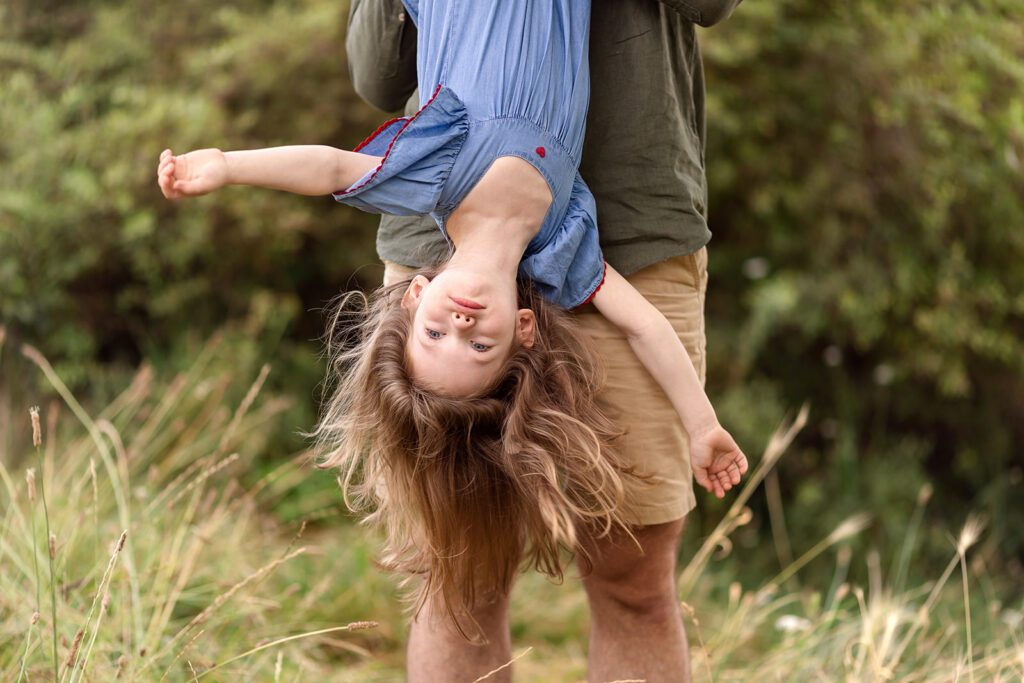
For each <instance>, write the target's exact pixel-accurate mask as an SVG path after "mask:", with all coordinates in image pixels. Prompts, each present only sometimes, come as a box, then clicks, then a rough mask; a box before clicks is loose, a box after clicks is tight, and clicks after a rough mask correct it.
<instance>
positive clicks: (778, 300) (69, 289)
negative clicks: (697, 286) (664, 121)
mask: <svg viewBox="0 0 1024 683" xmlns="http://www.w3.org/2000/svg"><path fill="white" fill-rule="evenodd" d="M345 14H346V6H345V3H343V2H334V1H328V0H310V1H309V2H302V3H299V2H295V1H294V0H235V1H233V2H229V3H221V4H217V5H216V6H213V5H210V4H209V3H201V2H199V1H198V0H179V1H178V2H175V3H154V2H125V1H124V0H87V1H83V2H76V3H62V2H56V1H55V0H43V1H38V0H35V1H33V2H29V1H28V0H10V1H9V2H6V3H4V5H3V6H2V7H0V32H2V33H0V130H2V131H3V132H4V135H3V136H0V162H2V164H3V167H4V169H5V171H6V172H5V174H4V182H3V183H2V184H0V321H2V324H3V325H4V326H5V327H6V330H7V335H8V337H9V339H8V343H9V346H10V347H11V348H16V343H15V342H17V341H20V340H26V341H29V342H31V343H33V344H35V345H37V346H39V347H40V348H43V349H45V351H46V353H47V354H48V356H50V357H51V358H54V359H55V362H56V366H57V368H58V370H59V372H60V373H61V376H62V377H63V378H64V379H65V380H66V381H68V382H69V384H71V385H72V386H73V387H77V388H82V387H85V386H89V387H90V388H91V389H92V390H93V391H94V392H96V391H97V388H98V387H101V386H103V385H102V384H101V383H100V379H101V378H102V377H104V376H105V373H107V372H109V368H111V367H119V366H120V367H124V366H128V367H131V366H134V365H135V364H137V363H138V362H139V361H140V360H141V359H143V358H145V359H148V360H150V361H152V362H154V363H156V364H157V365H160V366H172V367H183V366H187V365H188V358H189V356H191V355H192V354H193V353H194V349H195V348H196V347H197V344H198V342H201V340H203V339H205V338H207V337H209V336H210V335H211V334H212V333H213V331H214V330H217V329H219V328H221V327H222V326H223V325H224V324H225V322H230V323H232V324H233V325H234V329H235V330H238V329H242V330H249V332H250V334H249V335H248V337H249V339H248V341H246V340H245V339H244V337H245V335H242V336H241V337H239V338H238V339H237V340H236V343H238V344H239V346H238V351H239V356H240V359H239V362H240V363H251V362H252V359H253V358H266V357H273V358H274V360H275V364H276V366H277V367H281V365H282V364H283V365H284V367H285V368H286V371H285V372H283V373H275V374H274V375H273V376H272V377H273V379H272V380H271V381H272V382H273V381H277V382H279V383H280V385H279V386H278V387H276V388H277V389H281V390H286V391H288V392H289V393H290V394H291V395H294V396H298V397H310V400H306V401H305V402H304V403H303V404H302V405H303V406H304V411H305V412H301V413H296V415H295V416H294V419H292V420H289V421H288V422H289V424H290V425H300V426H308V425H309V424H310V423H311V412H312V409H313V401H312V400H311V397H312V395H313V394H314V386H315V384H316V382H317V381H318V379H319V377H320V373H321V369H320V368H319V367H318V366H317V363H316V362H315V358H314V356H315V352H316V346H315V344H313V343H311V342H310V339H311V338H314V337H316V336H318V334H319V333H320V328H321V325H322V317H321V315H320V313H319V311H318V309H319V307H321V306H322V305H323V304H324V302H325V301H326V300H328V299H329V298H331V297H332V296H333V295H334V294H335V293H336V292H337V291H339V290H341V289H345V288H348V287H349V286H350V285H352V284H362V285H372V284H374V283H375V281H376V280H377V277H378V274H379V271H376V270H374V271H369V270H365V271H360V268H361V266H362V265H363V264H367V263H371V262H373V261H374V260H375V258H374V255H373V227H374V224H375V221H374V219H373V217H370V216H366V215H363V214H358V213H357V212H354V211H351V210H348V209H342V208H339V207H336V206H334V205H333V203H332V202H331V201H330V200H328V199H324V200H313V199H309V198H300V197H291V196H288V195H285V194H283V193H273V192H254V191H249V190H240V189H234V190H226V191H223V192H220V193H218V194H217V195H216V196H215V197H211V198H204V199H201V200H196V201H191V202H186V203H182V204H172V203H168V202H165V201H164V200H163V199H162V198H161V196H160V194H159V192H158V190H157V188H156V184H155V180H154V170H155V166H156V159H157V155H158V154H159V152H160V150H161V149H163V148H164V147H167V146H172V147H174V148H175V149H185V148H195V147H200V146H214V145H215V146H221V147H225V148H227V147H231V148H244V147H251V146H267V145H272V144H283V143H302V142H305V143H316V142H320V143H326V144H334V145H338V146H348V147H350V146H352V145H353V144H354V143H355V142H357V141H358V140H359V139H361V138H362V137H363V135H364V134H366V133H368V132H369V131H371V130H372V129H373V127H374V126H375V124H376V123H377V122H379V120H380V119H381V118H382V116H381V115H380V114H379V113H378V112H373V111H371V110H370V109H369V107H368V106H367V105H365V104H364V103H362V102H360V101H359V99H358V97H357V96H356V95H355V94H354V93H353V91H352V89H351V85H350V83H349V81H348V78H347V75H346V64H345V57H344V50H343V47H342V38H343V29H344V17H345ZM1021 16H1024V0H983V1H978V2H954V1H953V0H935V1H933V2H923V1H922V0H911V1H908V2H900V3H891V2H883V1H882V0H865V1H864V2H857V3H849V2H839V1H837V0H823V1H815V2H811V1H810V0H776V1H775V2H771V3H765V2H754V1H753V0H751V2H747V3H744V4H743V5H741V6H740V7H739V9H738V10H737V11H736V13H735V15H734V16H733V18H732V19H731V20H730V21H728V22H726V23H725V24H723V25H722V26H721V27H719V28H716V29H714V30H713V31H710V32H705V33H703V34H702V36H701V38H702V40H703V45H704V49H705V60H706V64H707V69H708V98H709V99H708V106H709V110H708V127H709V130H708V134H709V149H708V153H707V161H708V175H709V187H710V190H711V195H712V196H711V201H710V206H711V212H712V215H711V225H712V229H713V231H714V233H715V239H714V241H713V242H712V244H711V248H710V256H711V271H712V273H711V276H712V278H711V288H710V291H709V296H708V312H707V313H708V325H709V335H710V343H709V349H710V361H711V367H710V380H709V388H710V391H711V393H712V397H713V399H714V400H715V402H716V404H717V405H718V406H719V410H720V413H721V414H722V417H723V421H724V422H726V424H728V425H729V426H730V428H732V429H734V430H735V431H736V432H737V433H738V434H739V435H740V436H741V438H742V441H743V443H744V445H745V446H747V447H748V448H751V449H753V448H755V447H756V445H757V444H759V443H762V442H763V440H764V439H765V438H766V437H767V434H768V432H769V431H770V429H771V428H772V427H773V426H774V425H775V424H777V422H778V420H779V418H780V417H781V415H782V414H783V413H784V412H785V411H786V410H787V409H789V408H791V407H794V406H796V405H799V404H800V403H802V402H804V401H805V400H806V401H809V402H810V403H811V405H812V416H813V419H814V420H815V423H814V425H813V429H811V430H809V433H808V434H807V435H805V436H804V437H803V438H802V440H801V442H800V443H799V445H798V449H797V452H796V453H794V454H793V456H792V457H790V458H789V459H787V460H786V461H785V462H784V463H783V466H782V469H781V473H780V474H781V476H780V487H781V491H782V500H783V501H784V503H785V505H786V508H787V518H788V519H789V520H790V525H791V528H790V529H789V532H790V533H791V534H792V536H793V537H794V538H796V539H801V538H816V537H819V536H820V535H821V534H822V533H823V532H824V531H826V530H827V529H829V528H831V527H832V526H834V525H835V524H836V523H837V522H838V521H839V520H840V519H842V518H844V517H845V516H846V515H848V514H850V513H851V512H853V511H855V510H857V509H861V508H864V507H868V508H872V509H874V510H876V511H877V512H879V513H880V514H879V515H878V517H879V518H880V519H882V520H883V524H882V527H883V528H882V529H880V530H879V533H898V532H899V530H900V529H902V528H904V527H905V526H906V523H907V520H908V517H909V515H911V514H912V510H913V507H914V504H913V501H914V498H915V496H916V494H917V492H918V490H919V489H920V487H921V486H922V485H923V484H924V483H925V482H927V481H933V483H934V485H935V487H936V496H937V499H939V500H941V501H942V506H941V507H940V508H939V509H940V510H942V514H945V515H948V516H949V517H950V518H951V519H953V520H959V519H961V518H962V512H963V508H966V507H968V506H980V507H983V508H985V509H987V510H988V511H989V513H990V516H991V518H992V531H993V537H994V538H998V539H1000V542H1001V543H1002V544H1003V545H1002V548H1003V553H1002V555H1001V556H1002V557H1003V558H1004V559H1006V561H1008V562H1009V564H1008V565H1007V566H1008V567H1010V568H1011V569H1012V568H1014V567H1016V570H1017V571H1020V565H1019V563H1018V564H1016V565H1014V564H1013V560H1012V558H1013V557H1014V556H1015V555H1020V554H1021V553H1022V552H1024V529H1021V528H1020V527H1019V525H1018V526H1016V527H1014V526H1012V520H1014V519H1018V520H1019V519H1020V518H1021V515H1022V514H1024V508H1022V507H1021V506H1022V505H1024V503H1022V501H1024V496H1021V495H1020V488H1021V479H1022V478H1024V473H1022V471H1021V460H1020V455H1019V452H1017V450H1016V448H1017V445H1018V444H1020V443H1024V401H1022V400H1021V396H1024V268H1022V267H1021V265H1020V264H1021V262H1022V260H1024V230H1022V227H1024V199H1022V197H1024V181H1022V165H1024V100H1022V99H1021V96H1020V93H1021V92H1024V66H1022V65H1024V22H1021V21H1020V17H1021ZM26 376H30V375H26ZM276 378H280V379H276ZM282 431H284V432H286V433H287V434H288V438H289V439H292V445H294V438H293V435H294V432H295V431H296V429H295V428H294V427H289V428H285V429H283V430H282ZM707 509H709V510H711V511H712V513H713V512H714V511H715V510H716V509H717V508H716V507H715V504H714V503H709V504H708V505H707ZM758 518H763V516H758ZM693 526H694V527H696V526H697V525H693ZM934 541H935V543H934V545H936V546H942V545H943V544H945V540H944V538H943V537H942V535H941V533H937V534H936V538H935V539H934ZM752 542H753V541H752ZM796 545H798V546H799V545H800V543H799V541H797V543H796ZM764 555H765V556H766V557H767V556H768V555H769V553H764ZM765 561H769V560H765Z"/></svg>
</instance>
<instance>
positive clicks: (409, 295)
mask: <svg viewBox="0 0 1024 683" xmlns="http://www.w3.org/2000/svg"><path fill="white" fill-rule="evenodd" d="M429 284H430V280H428V279H427V278H425V277H424V276H422V275H417V276H415V277H414V278H413V279H412V281H411V282H409V287H408V288H407V289H406V290H405V294H403V295H402V308H404V309H405V310H407V311H409V313H415V312H416V309H417V308H418V307H419V305H420V300H421V299H422V298H423V290H424V289H426V288H427V285H429Z"/></svg>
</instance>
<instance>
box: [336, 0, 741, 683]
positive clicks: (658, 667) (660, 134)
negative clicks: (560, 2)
mask: <svg viewBox="0 0 1024 683" xmlns="http://www.w3.org/2000/svg"><path fill="white" fill-rule="evenodd" d="M740 1H741V0H665V1H664V2H656V1H655V0H593V9H592V15H591V37H590V66H591V84H592V86H591V88H592V90H591V101H590V111H589V114H588V117H587V137H586V142H585V144H584V150H583V163H582V165H581V168H580V173H581V174H582V176H583V178H584V179H585V180H586V181H587V183H588V184H589V186H590V188H591V190H592V191H593V193H594V196H595V197H596V199H597V209H598V226H599V231H600V235H601V247H602V250H603V252H604V255H605V258H606V259H607V260H608V262H609V263H610V264H611V265H612V266H614V267H615V268H616V269H618V270H619V271H620V272H621V273H623V274H624V275H627V276H628V279H629V280H630V282H632V283H633V285H634V286H635V287H636V288H637V289H638V290H640V292H641V293H643V294H644V295H645V296H646V297H647V298H648V300H650V301H651V303H653V304H654V305H655V306H656V307H657V308H658V309H659V310H661V311H662V312H663V313H664V314H665V316H666V317H667V318H668V319H669V320H670V321H671V322H672V324H673V326H674V327H675V328H676V330H677V332H678V334H679V336H680V338H681V339H682V341H683V343H684V345H685V346H686V348H687V351H688V352H689V353H690V356H691V358H692V360H693V364H694V366H695V367H696V368H697V370H698V372H699V373H700V375H701V378H702V379H703V377H704V372H705V367H706V364H705V337H704V292H705V288H706V285H707V251H706V248H705V245H706V244H707V242H708V240H709V239H710V237H711V233H710V231H709V230H708V226H707V220H706V206H707V188H706V182H705V175H704V76H703V68H702V65H701V58H700V51H699V47H698V44H697V39H696V34H695V30H694V26H695V24H697V25H701V26H710V25H712V24H715V23H717V22H719V21H721V20H723V19H725V18H726V17H727V16H728V15H729V14H730V13H731V12H732V10H733V9H734V8H735V6H736V5H738V4H739V2H740ZM346 49H347V51H348V57H349V64H350V70H351V73H352V78H353V82H354V84H355V88H356V91H357V92H358V93H359V94H360V95H362V96H363V97H364V98H365V99H366V100H367V101H369V102H370V103H371V104H373V105H375V106H377V107H379V108H381V109H384V110H388V111H390V110H395V109H398V108H399V107H401V106H402V105H403V103H404V104H405V105H406V111H407V113H412V112H414V111H415V110H416V109H417V108H418V103H419V101H418V96H417V94H416V92H415V89H416V54H415V51H416V31H415V27H414V26H413V25H412V22H411V21H410V20H409V19H408V17H407V15H406V13H405V11H404V8H403V6H402V3H401V1H400V0H352V11H351V16H350V20H349V33H348V39H347V42H346ZM377 251H378V253H379V255H380V257H381V259H382V260H384V262H385V263H386V264H387V268H386V272H385V280H386V281H394V280H397V279H399V278H400V277H402V276H403V275H405V274H407V273H408V272H410V269H411V268H418V267H421V266H425V265H429V264H432V263H436V262H437V261H438V260H440V259H441V258H442V257H443V256H444V255H445V254H446V246H445V244H444V241H443V239H442V237H441V235H440V232H439V231H438V229H437V226H436V224H435V223H434V222H433V220H431V219H430V218H407V217H395V216H385V217H383V219H382V220H381V225H380V229H379V231H378V233H377ZM576 315H577V316H578V319H579V322H580V324H581V325H582V326H583V328H584V329H585V330H586V331H587V332H588V333H589V334H590V335H591V337H592V338H593V340H594V342H595V345H596V346H597V348H598V351H599V353H600V354H601V356H602V359H603V361H604V364H605V366H606V370H607V373H608V384H607V387H606V389H605V392H604V394H603V395H602V405H603V407H604V408H605V410H606V411H607V413H608V415H609V416H611V417H613V418H614V419H616V420H618V422H619V424H620V425H621V426H622V427H623V428H624V429H626V430H627V433H626V436H625V437H624V439H623V444H622V449H623V452H624V456H625V458H626V460H627V462H629V463H631V464H633V465H634V466H635V467H636V469H637V470H638V471H639V472H641V473H644V474H648V475H650V477H651V478H650V480H649V482H653V485H651V484H646V485H640V486H635V487H632V488H631V489H630V491H629V492H628V494H627V495H628V500H627V503H626V517H627V519H628V520H629V521H630V522H631V523H632V524H634V525H635V526H634V534H635V536H636V538H637V540H638V541H639V544H640V548H638V547H637V545H636V543H634V542H633V541H631V540H629V539H627V538H623V537H622V536H621V535H617V536H612V537H610V538H609V537H604V538H587V539H584V541H583V546H584V548H585V549H586V550H587V553H584V554H583V555H586V556H589V558H590V560H589V561H588V560H586V559H582V560H581V561H580V564H581V571H582V574H583V584H584V587H585V589H586V592H587V597H588V599H589V602H590V607H591V617H592V625H591V637H590V649H589V677H590V678H589V679H590V680H591V681H611V680H622V679H643V680H646V681H648V682H649V683H655V682H657V681H689V680H690V666H689V651H688V645H687V641H686V634H685V631H684V630H683V623H682V616H681V614H680V609H679V603H678V599H677V597H676V581H675V569H676V554H677V547H678V543H679V537H680V534H681V532H682V528H683V522H684V519H685V517H686V515H687V513H689V511H690V510H692V509H693V507H694V506H695V504H696V499H695V497H694V494H693V483H692V476H691V472H690V461H689V457H688V453H687V448H686V445H687V444H686V434H685V432H684V431H683V429H682V426H681V425H680V424H679V420H678V417H677V416H676V413H675V411H674V410H673V408H672V405H671V404H670V403H669V401H668V399H667V398H666V397H665V396H664V395H663V393H662V392H661V390H660V389H659V387H658V386H657V384H656V383H655V381H654V380H653V379H652V378H651V377H650V376H649V375H648V374H647V373H646V371H645V370H644V369H643V368H642V367H641V365H640V362H639V361H638V360H637V358H636V357H635V356H634V355H633V354H632V352H631V350H630V348H629V344H628V342H627V340H626V339H625V338H624V337H623V336H622V334H621V333H620V332H619V331H618V330H617V329H616V328H615V327H614V326H613V325H611V324H610V323H609V322H608V321H607V320H605V319H604V318H602V317H601V316H600V315H599V314H598V313H597V312H596V311H594V310H593V309H592V308H591V307H584V308H582V309H579V310H578V311H577V312H576ZM473 617H474V618H475V620H476V621H477V623H478V624H479V626H480V628H481V630H482V632H483V633H484V634H485V635H486V638H487V642H486V643H485V644H484V645H479V644H474V643H471V642H469V641H467V640H465V639H464V638H463V637H462V636H461V635H459V633H458V632H457V631H456V630H455V629H454V628H452V627H451V626H450V625H449V623H448V617H447V614H446V612H445V610H444V607H443V606H442V605H436V604H434V605H431V604H428V605H427V606H426V607H425V608H424V609H423V610H422V611H421V612H420V613H419V614H418V615H417V616H416V618H415V619H414V621H413V624H412V631H411V634H410V638H409V652H408V664H407V668H408V673H409V680H410V681H414V682H415V681H428V682H431V683H433V682H435V681H448V680H452V681H464V680H473V679H474V678H476V677H478V676H480V675H482V674H485V673H487V672H489V671H491V670H493V669H496V668H498V667H500V666H501V665H503V664H505V663H506V662H508V661H509V660H510V659H511V657H512V655H511V638H510V635H509V630H508V596H502V597H501V598H499V599H497V600H494V601H492V602H489V603H488V604H482V605H478V606H475V607H474V610H473ZM510 676H511V674H510V670H509V669H507V668H506V669H504V670H503V671H501V672H499V673H498V674H495V676H492V677H491V678H492V679H493V680H511V679H510Z"/></svg>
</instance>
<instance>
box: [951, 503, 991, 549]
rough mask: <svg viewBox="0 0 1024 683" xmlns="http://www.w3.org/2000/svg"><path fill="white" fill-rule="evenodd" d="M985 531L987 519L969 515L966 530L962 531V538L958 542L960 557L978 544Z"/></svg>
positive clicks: (965, 525)
mask: <svg viewBox="0 0 1024 683" xmlns="http://www.w3.org/2000/svg"><path fill="white" fill-rule="evenodd" d="M984 529H985V519H984V518H982V517H981V516H979V515H975V514H973V513H972V514H970V515H967V521H966V522H964V528H963V529H961V530H960V537H959V538H958V539H957V541H956V551H957V553H959V554H960V555H963V554H964V553H966V552H967V549H968V548H970V547H971V546H972V545H974V544H975V543H977V542H978V538H979V537H980V536H981V532H982V531H983V530H984Z"/></svg>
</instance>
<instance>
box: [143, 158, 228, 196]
mask: <svg viewBox="0 0 1024 683" xmlns="http://www.w3.org/2000/svg"><path fill="white" fill-rule="evenodd" d="M156 175H157V182H158V183H159V184H160V191H161V192H163V193H164V196H165V197H167V198H168V199H180V198H181V197H198V196H199V195H203V194H206V193H208V192H213V191H214V190H216V189H219V188H221V187H224V185H226V184H227V181H228V164H227V159H226V157H225V156H224V152H222V151H220V150H219V149H200V150H196V151H195V152H189V153H188V154H183V155H181V156H174V154H173V153H171V150H169V149H165V150H164V151H163V152H162V153H161V154H160V164H159V166H158V167H157V172H156Z"/></svg>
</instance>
